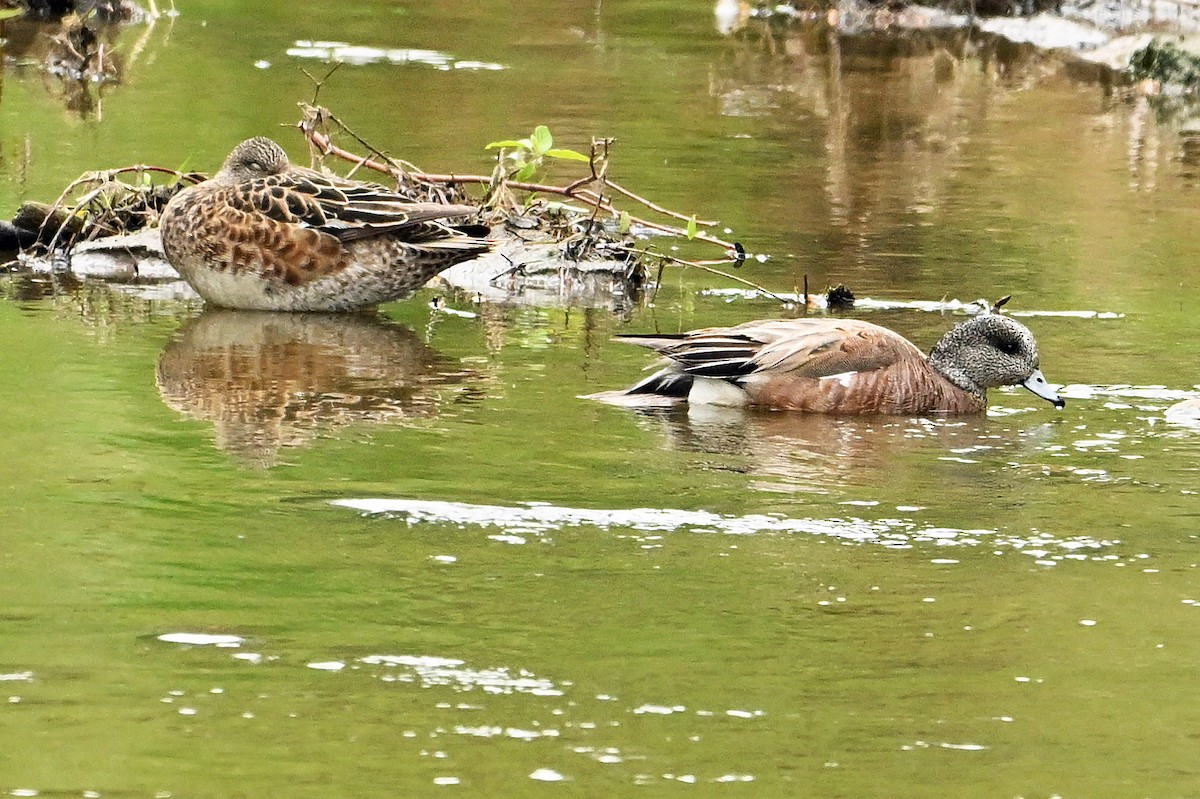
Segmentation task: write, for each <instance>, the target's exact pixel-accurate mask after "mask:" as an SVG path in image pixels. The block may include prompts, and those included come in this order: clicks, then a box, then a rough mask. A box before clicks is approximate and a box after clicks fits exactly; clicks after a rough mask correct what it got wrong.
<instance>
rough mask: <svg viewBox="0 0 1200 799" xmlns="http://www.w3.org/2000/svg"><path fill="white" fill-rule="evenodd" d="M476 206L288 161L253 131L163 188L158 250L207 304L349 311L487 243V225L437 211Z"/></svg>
mask: <svg viewBox="0 0 1200 799" xmlns="http://www.w3.org/2000/svg"><path fill="white" fill-rule="evenodd" d="M475 213H476V209H475V208H473V207H471V206H469V205H451V204H441V203H414V202H409V201H407V200H406V199H405V198H404V197H402V196H401V195H399V194H397V193H396V192H394V191H392V190H390V189H388V188H385V187H384V186H381V185H378V184H375V183H362V182H359V181H355V180H347V179H345V178H339V177H334V176H332V175H326V174H323V173H321V172H317V171H316V170H312V169H306V168H304V167H299V166H295V165H293V164H292V163H291V162H290V161H289V160H288V157H287V153H285V152H284V151H283V148H282V147H280V146H279V145H278V144H276V143H275V142H274V141H272V140H271V139H268V138H264V137H261V136H259V137H256V138H253V139H247V140H246V141H244V142H242V143H241V144H239V145H238V146H237V147H235V148H234V149H233V152H231V153H230V154H229V157H228V158H226V159H225V163H224V165H223V166H222V167H221V170H220V171H219V172H218V173H217V174H216V175H215V176H214V177H213V178H212V179H211V180H207V181H205V182H203V183H200V184H198V185H196V186H192V187H190V188H187V189H184V190H182V191H180V192H179V193H177V194H176V195H175V196H174V197H172V198H171V201H170V202H169V203H167V207H166V208H165V209H164V210H163V214H162V219H161V221H160V225H159V226H160V229H161V232H162V242H163V251H164V252H165V253H166V256H167V260H168V261H169V262H170V263H171V265H172V266H173V267H175V269H177V270H178V271H179V274H180V275H182V276H183V278H184V280H186V281H187V282H188V283H190V284H191V286H192V288H194V289H195V290H196V292H197V293H198V294H199V295H200V296H201V297H203V298H204V299H205V300H206V301H208V302H209V303H211V304H213V305H218V306H221V307H224V308H241V309H251V310H260V311H350V310H356V309H359V308H366V307H371V306H374V305H378V304H380V303H383V302H390V301H391V300H396V299H401V298H403V297H405V296H407V295H409V294H411V293H413V292H414V291H416V290H417V289H418V288H420V287H421V286H422V285H423V284H424V283H425V281H427V280H428V279H429V278H431V277H433V276H434V275H436V274H437V273H438V272H440V271H442V270H443V269H446V268H448V267H450V266H453V265H454V264H456V263H459V262H461V261H465V260H468V259H470V258H474V257H476V256H478V255H481V254H483V253H485V252H487V251H488V250H489V249H490V246H491V245H490V244H489V243H488V242H487V241H485V240H484V238H483V237H484V236H486V235H487V232H488V231H487V228H486V227H484V226H482V225H451V224H447V223H445V222H444V221H443V220H446V219H452V218H462V217H470V216H473V215H474V214H475Z"/></svg>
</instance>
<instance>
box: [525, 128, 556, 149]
mask: <svg viewBox="0 0 1200 799" xmlns="http://www.w3.org/2000/svg"><path fill="white" fill-rule="evenodd" d="M553 146H554V137H553V136H551V135H550V128H548V127H546V126H545V125H538V126H537V127H536V128H534V129H533V141H532V142H531V143H530V145H529V149H530V150H533V151H534V152H535V153H537V154H538V155H543V154H544V153H546V152H547V151H549V149H550V148H551V147H553Z"/></svg>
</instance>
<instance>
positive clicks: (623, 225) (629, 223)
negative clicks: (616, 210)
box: [617, 211, 633, 235]
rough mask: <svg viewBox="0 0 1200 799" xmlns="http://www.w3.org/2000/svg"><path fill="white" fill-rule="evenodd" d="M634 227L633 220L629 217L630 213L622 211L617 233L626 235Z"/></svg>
mask: <svg viewBox="0 0 1200 799" xmlns="http://www.w3.org/2000/svg"><path fill="white" fill-rule="evenodd" d="M632 227H633V218H632V217H630V216H629V212H628V211H622V212H621V216H620V221H619V222H618V224H617V231H618V232H620V233H621V234H622V235H624V234H626V233H628V232H629V230H630V228H632Z"/></svg>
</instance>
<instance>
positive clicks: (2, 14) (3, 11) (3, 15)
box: [0, 8, 25, 19]
mask: <svg viewBox="0 0 1200 799" xmlns="http://www.w3.org/2000/svg"><path fill="white" fill-rule="evenodd" d="M24 13H25V11H24V10H23V9H20V8H0V19H8V18H9V17H19V16H21V15H22V14H24Z"/></svg>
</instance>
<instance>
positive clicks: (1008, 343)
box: [996, 338, 1021, 355]
mask: <svg viewBox="0 0 1200 799" xmlns="http://www.w3.org/2000/svg"><path fill="white" fill-rule="evenodd" d="M996 349H998V350H1000V351H1001V352H1003V353H1004V354H1005V355H1016V354H1017V353H1018V352H1020V351H1021V344H1020V342H1017V341H1014V340H1013V339H1010V338H1006V339H1001V340H1000V341H997V342H996Z"/></svg>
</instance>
